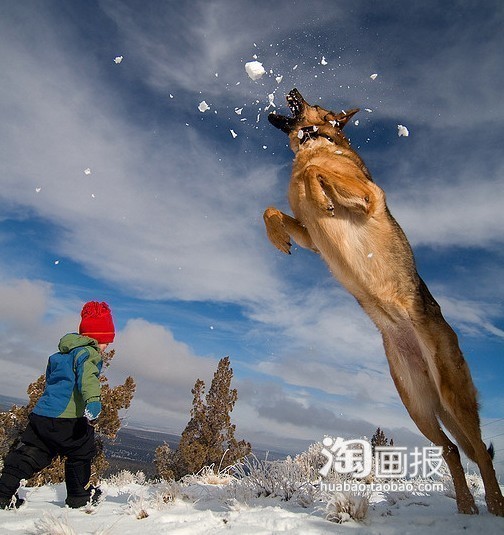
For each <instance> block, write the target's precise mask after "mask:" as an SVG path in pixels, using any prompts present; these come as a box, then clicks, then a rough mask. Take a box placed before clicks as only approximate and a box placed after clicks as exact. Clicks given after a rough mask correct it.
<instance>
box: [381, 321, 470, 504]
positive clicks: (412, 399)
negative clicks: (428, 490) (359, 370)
mask: <svg viewBox="0 0 504 535" xmlns="http://www.w3.org/2000/svg"><path fill="white" fill-rule="evenodd" d="M382 334H383V342H384V346H385V353H386V355H387V359H388V361H389V366H390V373H391V375H392V379H393V380H394V383H395V385H396V388H397V391H398V392H399V396H400V397H401V400H402V402H403V403H404V406H405V407H406V409H407V411H408V413H409V415H410V416H411V418H412V419H413V421H414V422H415V424H416V426H417V427H418V429H419V430H420V431H421V433H422V434H423V435H424V436H425V437H426V438H427V439H428V440H430V441H431V442H432V443H433V444H435V445H436V446H441V447H442V448H443V458H444V459H445V461H446V464H447V465H448V468H449V469H450V473H451V475H452V478H453V484H454V486H455V494H456V498H457V507H458V510H459V512H460V513H465V514H475V513H478V508H477V507H476V504H475V503H474V498H473V496H472V494H471V492H470V491H469V488H468V486H467V482H466V479H465V474H464V469H463V467H462V463H461V462H460V454H459V450H458V448H457V446H456V445H455V444H454V443H453V442H452V441H451V440H450V439H449V438H448V437H447V435H446V434H445V433H444V431H443V430H442V428H441V425H440V422H439V420H438V417H437V413H438V412H439V408H440V403H441V402H440V399H439V394H438V391H437V388H436V386H435V384H434V382H433V378H432V376H431V374H430V371H429V369H428V366H427V363H426V362H425V361H424V359H423V356H422V350H421V348H420V345H419V343H418V340H417V338H416V334H415V332H414V330H413V328H411V325H408V323H407V322H404V323H403V324H402V325H401V327H400V328H399V327H391V328H389V329H387V330H385V331H382Z"/></svg>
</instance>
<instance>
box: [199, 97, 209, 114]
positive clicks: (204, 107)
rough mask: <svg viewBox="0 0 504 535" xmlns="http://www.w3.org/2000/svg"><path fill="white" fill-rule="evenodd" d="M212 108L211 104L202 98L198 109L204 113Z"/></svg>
mask: <svg viewBox="0 0 504 535" xmlns="http://www.w3.org/2000/svg"><path fill="white" fill-rule="evenodd" d="M209 109H210V106H209V105H208V104H207V103H206V102H205V101H204V100H202V101H201V102H200V103H199V104H198V110H199V111H200V112H201V113H204V112H206V111H207V110H209Z"/></svg>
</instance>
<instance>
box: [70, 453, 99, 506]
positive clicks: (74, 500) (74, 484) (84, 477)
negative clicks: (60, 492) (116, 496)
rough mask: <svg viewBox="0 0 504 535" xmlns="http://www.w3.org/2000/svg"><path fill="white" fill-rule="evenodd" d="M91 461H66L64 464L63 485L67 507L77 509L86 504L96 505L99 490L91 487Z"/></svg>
mask: <svg viewBox="0 0 504 535" xmlns="http://www.w3.org/2000/svg"><path fill="white" fill-rule="evenodd" d="M90 478H91V461H67V462H66V463H65V484H66V488H67V498H66V500H65V503H66V504H67V505H68V507H71V508H73V509H78V508H79V507H84V506H85V505H87V504H88V503H90V504H92V505H96V503H97V502H98V498H99V497H100V494H101V490H100V489H96V488H94V487H93V486H91V482H90Z"/></svg>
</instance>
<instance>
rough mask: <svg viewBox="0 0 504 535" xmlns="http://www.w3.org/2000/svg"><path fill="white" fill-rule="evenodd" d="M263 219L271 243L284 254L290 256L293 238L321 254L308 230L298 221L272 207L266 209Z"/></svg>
mask: <svg viewBox="0 0 504 535" xmlns="http://www.w3.org/2000/svg"><path fill="white" fill-rule="evenodd" d="M263 218H264V224H265V225H266V233H267V234H268V238H269V240H270V242H271V243H272V244H273V245H274V246H275V247H276V248H277V249H279V250H280V251H282V252H283V253H287V254H290V248H291V246H292V243H291V241H290V238H291V237H292V238H293V239H294V240H295V242H296V243H297V244H298V245H300V246H301V247H304V248H305V249H311V250H312V251H314V252H315V253H318V252H319V251H318V249H317V248H316V247H315V245H314V243H313V241H312V239H311V237H310V234H309V233H308V230H307V229H306V227H304V226H303V225H301V223H300V222H299V221H298V220H297V219H294V218H293V217H291V216H289V215H287V214H284V213H283V212H281V211H280V210H277V209H276V208H273V207H271V206H270V207H269V208H266V210H265V212H264V215H263Z"/></svg>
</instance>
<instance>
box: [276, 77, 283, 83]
mask: <svg viewBox="0 0 504 535" xmlns="http://www.w3.org/2000/svg"><path fill="white" fill-rule="evenodd" d="M275 80H276V83H277V84H279V83H280V82H281V81H282V80H283V76H277V77H276V78H275Z"/></svg>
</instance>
